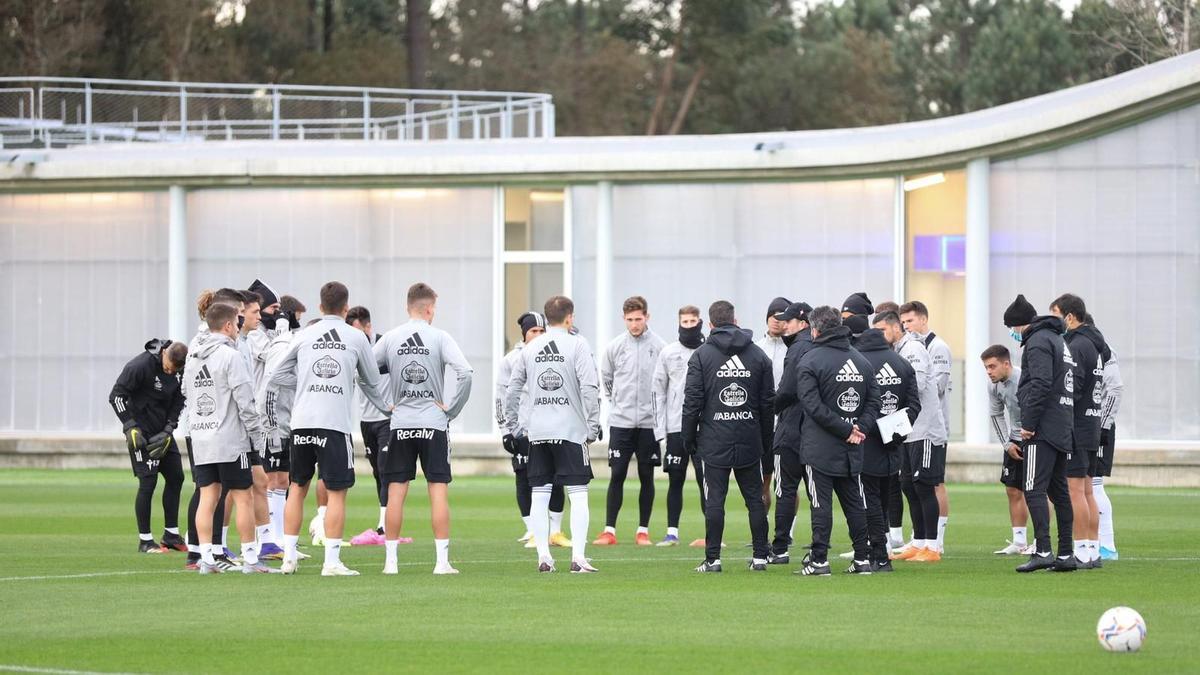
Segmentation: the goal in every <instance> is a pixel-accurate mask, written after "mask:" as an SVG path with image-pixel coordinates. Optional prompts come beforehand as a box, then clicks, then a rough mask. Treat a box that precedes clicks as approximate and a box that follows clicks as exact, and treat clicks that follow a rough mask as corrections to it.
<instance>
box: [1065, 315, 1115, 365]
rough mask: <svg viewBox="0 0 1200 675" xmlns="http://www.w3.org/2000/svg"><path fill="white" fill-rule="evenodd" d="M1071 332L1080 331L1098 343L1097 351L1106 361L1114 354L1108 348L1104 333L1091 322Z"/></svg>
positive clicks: (1093, 342) (1094, 342)
mask: <svg viewBox="0 0 1200 675" xmlns="http://www.w3.org/2000/svg"><path fill="white" fill-rule="evenodd" d="M1071 332H1073V333H1078V334H1080V335H1082V336H1084V337H1086V338H1087V339H1089V340H1091V341H1092V344H1094V345H1096V351H1097V352H1099V353H1100V358H1101V359H1102V360H1103V361H1104V362H1105V363H1107V362H1108V359H1109V358H1110V357H1111V356H1112V351H1111V350H1110V349H1109V348H1108V343H1107V342H1106V341H1105V340H1104V335H1103V334H1102V333H1101V332H1100V330H1099V329H1098V328H1096V327H1095V326H1093V325H1091V324H1084V325H1082V326H1080V327H1079V328H1076V329H1075V330H1073V331H1071Z"/></svg>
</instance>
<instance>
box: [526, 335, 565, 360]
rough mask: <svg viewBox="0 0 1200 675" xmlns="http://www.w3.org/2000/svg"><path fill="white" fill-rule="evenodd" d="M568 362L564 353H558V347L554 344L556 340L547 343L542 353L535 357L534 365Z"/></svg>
mask: <svg viewBox="0 0 1200 675" xmlns="http://www.w3.org/2000/svg"><path fill="white" fill-rule="evenodd" d="M566 360H567V359H566V357H565V356H563V355H562V352H560V351H558V345H556V344H554V340H551V341H549V342H547V343H546V346H545V347H542V351H540V352H538V354H537V356H535V357H533V362H534V363H550V362H554V363H564V362H565V361H566Z"/></svg>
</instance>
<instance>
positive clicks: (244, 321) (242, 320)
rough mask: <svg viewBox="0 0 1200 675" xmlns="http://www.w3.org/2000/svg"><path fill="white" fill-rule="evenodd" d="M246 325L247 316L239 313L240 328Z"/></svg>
mask: <svg viewBox="0 0 1200 675" xmlns="http://www.w3.org/2000/svg"><path fill="white" fill-rule="evenodd" d="M244 325H246V317H244V316H242V315H241V314H238V330H239V331H240V330H241V329H242V326H244Z"/></svg>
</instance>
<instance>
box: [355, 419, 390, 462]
mask: <svg viewBox="0 0 1200 675" xmlns="http://www.w3.org/2000/svg"><path fill="white" fill-rule="evenodd" d="M358 429H359V431H361V432H362V437H363V447H364V448H366V455H367V461H368V462H370V463H371V468H372V469H374V470H378V467H379V457H380V455H381V454H382V453H385V452H387V449H388V439H390V438H391V436H392V429H391V420H376V421H374V422H359V423H358Z"/></svg>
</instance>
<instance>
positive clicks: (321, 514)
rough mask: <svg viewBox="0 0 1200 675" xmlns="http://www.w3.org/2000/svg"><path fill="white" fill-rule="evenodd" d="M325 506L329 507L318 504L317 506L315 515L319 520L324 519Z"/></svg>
mask: <svg viewBox="0 0 1200 675" xmlns="http://www.w3.org/2000/svg"><path fill="white" fill-rule="evenodd" d="M327 508H329V507H327V506H318V507H317V517H318V518H320V519H321V520H325V509H327Z"/></svg>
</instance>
